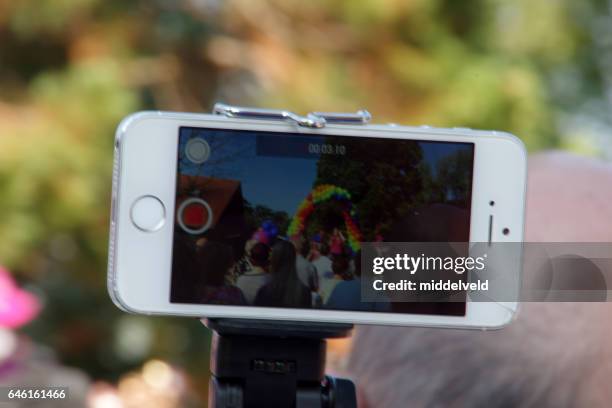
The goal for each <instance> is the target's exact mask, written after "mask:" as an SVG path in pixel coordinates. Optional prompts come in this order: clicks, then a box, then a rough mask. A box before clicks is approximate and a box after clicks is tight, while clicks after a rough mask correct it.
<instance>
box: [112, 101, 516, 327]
mask: <svg viewBox="0 0 612 408" xmlns="http://www.w3.org/2000/svg"><path fill="white" fill-rule="evenodd" d="M525 184H526V151H525V148H524V145H523V143H522V142H521V141H520V140H519V139H518V138H516V137H515V136H513V135H510V134H508V133H504V132H496V131H476V130H470V129H464V128H455V129H439V128H430V127H425V126H424V127H404V126H397V125H346V124H328V125H327V126H325V127H324V128H321V129H312V128H304V127H299V126H296V125H295V124H291V123H288V122H282V121H273V120H260V119H244V118H239V119H236V118H229V117H224V116H219V115H211V114H187V113H172V112H140V113H136V114H133V115H131V116H129V117H127V118H125V119H124V120H123V121H122V122H121V124H120V125H119V127H118V129H117V134H116V144H115V163H114V176H113V196H112V215H111V234H110V245H109V246H110V248H109V269H108V289H109V293H110V295H111V297H112V299H113V301H114V302H115V303H116V305H117V306H118V307H120V308H121V309H123V310H125V311H128V312H132V313H141V314H165V315H180V316H196V317H228V318H247V319H278V320H299V321H316V322H349V323H356V324H357V323H358V324H389V325H418V326H444V327H466V328H470V327H471V328H498V327H502V326H504V325H505V324H507V323H508V322H510V321H511V320H512V318H513V316H514V314H515V313H516V310H517V303H516V302H475V301H471V300H470V299H469V297H468V298H466V299H465V300H464V301H462V302H453V303H443V304H435V305H434V304H429V303H427V304H418V303H412V304H408V305H407V304H404V303H402V304H394V303H393V302H389V304H386V305H384V306H383V307H369V306H368V307H362V304H361V303H360V298H359V291H358V290H355V288H356V286H354V284H353V285H352V286H351V284H350V283H351V282H350V281H351V280H357V279H358V276H359V271H358V270H356V269H358V268H359V265H358V264H360V262H357V260H356V259H355V256H356V254H357V253H358V252H359V242H360V241H363V242H365V241H386V240H387V241H389V240H391V239H392V240H393V241H402V240H406V241H441V242H447V241H448V242H522V240H523V218H524V206H525ZM407 217H408V218H409V219H410V222H409V223H408V222H407V221H406V219H408V218H407ZM432 222H435V223H436V228H431V229H428V228H423V225H428V224H427V223H432ZM417 224H418V225H420V227H418V228H417V227H416V226H415V227H414V228H412V227H410V226H408V227H406V225H417ZM398 226H403V228H404V229H400V230H398ZM296 237H297V239H296ZM289 241H290V242H291V245H288V242H289ZM339 271H340V272H339ZM342 271H344V272H342ZM513 273H517V274H519V273H520V271H519V270H518V269H517V270H516V272H513ZM338 276H341V278H339V277H338ZM338 281H342V282H345V281H347V282H349V283H347V284H343V285H342V288H343V290H341V291H340V290H339V289H338V286H337V285H339V282H338ZM334 292H340V293H334ZM334 299H335V300H334ZM332 300H333V301H332Z"/></svg>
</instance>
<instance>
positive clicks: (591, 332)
mask: <svg viewBox="0 0 612 408" xmlns="http://www.w3.org/2000/svg"><path fill="white" fill-rule="evenodd" d="M525 241H527V242H612V165H610V164H608V163H604V162H601V161H597V160H594V159H588V158H581V157H577V156H573V155H570V154H567V153H559V152H552V153H544V154H539V155H535V156H532V157H530V159H529V171H528V193H527V204H526V226H525ZM610 316H612V307H611V305H610V304H609V303H523V304H521V310H520V313H519V315H518V317H517V319H516V320H515V321H514V322H513V323H512V324H511V325H510V326H508V327H506V328H504V329H502V330H498V331H487V332H483V331H472V330H452V329H426V328H390V327H381V326H361V327H358V328H357V329H356V332H355V337H354V342H353V347H352V352H351V356H350V358H349V362H348V367H347V370H348V375H350V376H351V377H352V378H353V379H354V380H355V382H356V384H357V386H358V390H359V392H358V394H359V399H360V407H405V406H414V407H421V406H456V407H463V406H469V407H474V406H476V407H478V406H488V407H491V406H500V407H501V406H552V405H554V406H567V407H573V406H590V407H591V406H592V407H599V406H608V405H609V401H610V400H611V398H612V390H611V389H610V387H609V385H608V384H609V378H612V363H611V360H612V342H610V341H609V338H610V334H611V330H612V323H610V322H611V321H612V319H610Z"/></svg>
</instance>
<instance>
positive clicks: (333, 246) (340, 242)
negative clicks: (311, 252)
mask: <svg viewBox="0 0 612 408" xmlns="http://www.w3.org/2000/svg"><path fill="white" fill-rule="evenodd" d="M345 241H346V239H345V238H344V235H342V231H340V230H339V229H338V228H334V232H333V233H332V236H331V237H330V238H329V252H330V253H331V254H332V255H340V254H342V252H343V251H344V242H345Z"/></svg>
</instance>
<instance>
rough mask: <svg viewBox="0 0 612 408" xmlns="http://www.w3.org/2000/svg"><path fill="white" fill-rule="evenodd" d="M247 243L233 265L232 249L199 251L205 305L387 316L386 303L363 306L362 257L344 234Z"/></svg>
mask: <svg viewBox="0 0 612 408" xmlns="http://www.w3.org/2000/svg"><path fill="white" fill-rule="evenodd" d="M262 241H266V240H257V239H251V240H249V241H247V243H246V245H245V249H244V255H243V256H242V257H240V258H239V259H235V257H234V254H233V251H232V248H231V246H229V245H227V244H224V243H220V242H215V241H206V242H204V243H203V245H202V246H201V247H200V248H199V249H198V250H197V254H196V257H197V258H198V260H197V261H198V264H199V265H200V270H201V274H202V275H201V277H202V280H201V281H200V282H201V284H200V285H199V288H198V295H197V296H198V300H199V301H200V302H202V303H206V304H229V305H254V306H264V307H294V308H313V307H314V308H328V309H335V310H362V311H386V310H387V309H388V308H389V304H388V303H386V302H376V303H371V302H362V301H361V280H360V276H361V256H360V253H353V252H352V251H351V250H350V249H349V248H348V247H347V246H346V243H345V239H344V236H343V235H342V233H341V232H340V231H339V230H337V229H335V230H334V231H333V232H332V233H331V234H325V233H319V234H316V235H315V236H313V237H311V238H310V239H309V238H307V237H305V236H303V235H300V236H295V237H291V238H288V239H283V238H280V237H273V238H272V239H270V240H267V241H268V242H262Z"/></svg>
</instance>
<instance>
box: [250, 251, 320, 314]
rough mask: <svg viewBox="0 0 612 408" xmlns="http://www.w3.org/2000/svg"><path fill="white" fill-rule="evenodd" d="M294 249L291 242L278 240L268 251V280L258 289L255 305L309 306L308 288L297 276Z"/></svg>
mask: <svg viewBox="0 0 612 408" xmlns="http://www.w3.org/2000/svg"><path fill="white" fill-rule="evenodd" d="M296 258H297V257H296V251H295V247H294V246H293V244H292V243H291V242H288V241H284V240H278V241H277V242H276V243H275V244H274V246H273V247H272V252H271V253H270V266H269V269H270V281H269V282H268V283H266V284H265V285H264V286H262V287H261V289H259V291H258V292H257V296H256V297H255V305H257V306H269V307H300V308H309V307H311V304H312V298H311V294H310V290H309V289H308V287H307V286H306V285H304V284H303V283H302V282H301V281H300V278H299V277H298V274H297V270H296V265H297V259H296Z"/></svg>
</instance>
